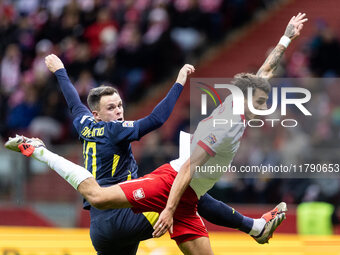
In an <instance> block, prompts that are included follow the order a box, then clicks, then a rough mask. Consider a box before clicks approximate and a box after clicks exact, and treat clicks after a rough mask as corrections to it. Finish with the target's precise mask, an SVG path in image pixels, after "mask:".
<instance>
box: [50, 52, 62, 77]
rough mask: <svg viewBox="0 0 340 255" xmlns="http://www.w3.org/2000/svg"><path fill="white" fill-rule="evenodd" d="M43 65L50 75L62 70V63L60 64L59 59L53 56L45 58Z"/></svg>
mask: <svg viewBox="0 0 340 255" xmlns="http://www.w3.org/2000/svg"><path fill="white" fill-rule="evenodd" d="M45 64H46V66H47V68H48V70H50V71H51V72H52V73H54V72H56V71H58V70H59V69H62V68H64V64H63V62H61V60H60V58H58V57H57V56H56V55H54V54H50V55H48V56H47V57H45Z"/></svg>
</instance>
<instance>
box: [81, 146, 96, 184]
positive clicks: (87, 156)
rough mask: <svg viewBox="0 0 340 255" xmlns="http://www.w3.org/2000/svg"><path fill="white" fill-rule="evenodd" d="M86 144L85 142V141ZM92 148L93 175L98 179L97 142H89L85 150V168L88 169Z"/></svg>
mask: <svg viewBox="0 0 340 255" xmlns="http://www.w3.org/2000/svg"><path fill="white" fill-rule="evenodd" d="M84 144H85V142H84ZM90 149H92V175H93V177H94V178H95V179H96V172H97V149H96V143H95V142H87V146H86V151H85V168H86V169H87V170H88V161H89V152H90Z"/></svg>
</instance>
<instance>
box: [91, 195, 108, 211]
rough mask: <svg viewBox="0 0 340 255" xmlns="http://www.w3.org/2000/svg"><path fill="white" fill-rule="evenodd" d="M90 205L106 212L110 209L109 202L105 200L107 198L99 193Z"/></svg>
mask: <svg viewBox="0 0 340 255" xmlns="http://www.w3.org/2000/svg"><path fill="white" fill-rule="evenodd" d="M89 203H90V204H91V205H92V206H93V207H95V208H97V209H99V210H105V209H109V208H110V207H108V201H107V200H106V199H105V197H104V196H103V195H102V194H100V193H98V194H97V195H95V196H93V197H92V198H91V200H90V201H89Z"/></svg>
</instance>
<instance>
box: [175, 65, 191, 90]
mask: <svg viewBox="0 0 340 255" xmlns="http://www.w3.org/2000/svg"><path fill="white" fill-rule="evenodd" d="M193 72H195V67H194V66H192V65H189V64H185V65H184V66H183V67H182V68H181V70H179V73H178V76H177V80H176V82H177V83H180V84H182V85H183V86H184V84H185V82H186V81H187V78H188V75H190V74H192V73H193Z"/></svg>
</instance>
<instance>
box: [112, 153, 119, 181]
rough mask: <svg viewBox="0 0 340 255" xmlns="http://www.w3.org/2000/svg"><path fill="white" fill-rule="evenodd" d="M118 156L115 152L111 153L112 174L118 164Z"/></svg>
mask: <svg viewBox="0 0 340 255" xmlns="http://www.w3.org/2000/svg"><path fill="white" fill-rule="evenodd" d="M119 159H120V156H119V155H117V154H114V155H113V162H112V176H113V175H114V174H115V172H116V168H117V166H118V162H119Z"/></svg>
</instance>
